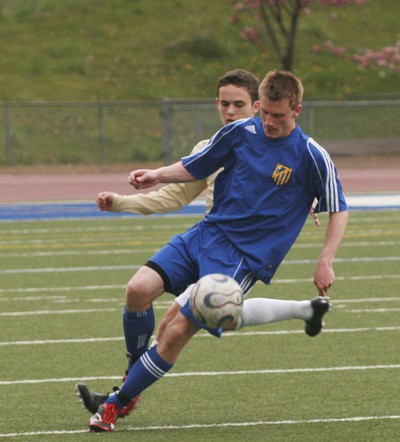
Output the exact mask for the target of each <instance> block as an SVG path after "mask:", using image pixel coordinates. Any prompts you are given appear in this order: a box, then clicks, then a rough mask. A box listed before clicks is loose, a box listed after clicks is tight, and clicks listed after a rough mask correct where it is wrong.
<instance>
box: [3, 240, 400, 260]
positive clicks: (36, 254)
mask: <svg viewBox="0 0 400 442" xmlns="http://www.w3.org/2000/svg"><path fill="white" fill-rule="evenodd" d="M399 244H400V241H358V242H343V243H342V244H341V246H340V247H341V249H343V248H346V247H351V248H354V247H370V246H371V245H372V246H376V247H378V246H389V247H390V246H397V245H399ZM320 248H321V244H319V243H302V244H300V243H296V244H294V246H293V247H292V249H320ZM157 250H159V249H158V248H155V247H154V248H139V249H138V248H131V249H116V250H63V251H46V252H12V253H9V252H3V253H0V258H2V257H6V258H29V257H47V256H50V257H51V256H85V255H88V256H91V255H139V254H143V253H155V252H156V251H157Z"/></svg>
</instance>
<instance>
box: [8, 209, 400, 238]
mask: <svg viewBox="0 0 400 442" xmlns="http://www.w3.org/2000/svg"><path fill="white" fill-rule="evenodd" d="M359 215H360V216H359ZM194 218H197V216H195V217H194ZM157 219H159V220H160V222H159V223H154V224H153V225H151V226H149V225H148V221H147V220H146V218H145V217H143V218H142V221H143V224H140V223H139V221H140V218H135V223H133V222H132V221H131V220H130V221H129V224H126V225H121V222H120V221H121V220H117V221H118V224H117V225H116V226H110V227H106V226H89V227H83V226H78V227H51V228H44V227H39V228H32V229H31V228H25V227H21V228H20V229H15V228H14V229H9V230H7V231H6V233H7V235H8V234H13V235H23V234H25V235H29V236H31V235H35V234H38V233H41V234H46V235H48V234H50V233H81V232H115V231H126V232H129V231H142V230H157V231H158V230H161V229H162V230H168V229H176V224H166V223H165V218H155V217H153V218H152V221H153V222H154V221H155V220H157ZM170 219H171V218H170ZM177 219H179V220H181V219H182V218H181V217H179V218H178V217H177ZM399 220H400V216H399V215H398V212H391V213H390V215H385V216H382V217H377V216H371V214H370V213H368V212H366V215H365V216H361V214H355V215H353V216H352V224H356V223H364V222H365V223H378V226H381V224H382V223H383V222H393V223H396V222H398V221H399ZM182 226H183V227H185V226H188V227H190V226H191V224H190V223H188V222H184V223H182Z"/></svg>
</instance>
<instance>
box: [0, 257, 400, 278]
mask: <svg viewBox="0 0 400 442" xmlns="http://www.w3.org/2000/svg"><path fill="white" fill-rule="evenodd" d="M397 261H400V256H382V257H372V258H365V257H364V258H338V259H336V260H335V263H336V264H343V263H349V262H352V263H354V262H355V263H365V262H374V263H375V262H397ZM316 262H317V260H316V259H292V260H284V261H283V262H282V264H283V265H299V264H300V265H304V264H315V263H316ZM140 267H142V264H140V265H133V264H132V265H118V266H111V265H110V266H88V267H86V266H85V267H43V268H33V269H32V268H31V269H3V270H0V274H4V275H10V274H27V273H66V272H100V271H101V272H102V271H115V270H137V269H139V268H140Z"/></svg>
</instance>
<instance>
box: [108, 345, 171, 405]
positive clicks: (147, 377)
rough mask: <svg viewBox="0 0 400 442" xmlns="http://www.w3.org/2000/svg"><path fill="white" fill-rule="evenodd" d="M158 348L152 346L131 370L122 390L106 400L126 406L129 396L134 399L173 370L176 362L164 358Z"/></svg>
mask: <svg viewBox="0 0 400 442" xmlns="http://www.w3.org/2000/svg"><path fill="white" fill-rule="evenodd" d="M156 348H157V347H152V348H150V349H149V350H148V351H147V352H146V353H145V354H144V355H142V356H141V358H140V359H139V360H138V361H137V362H136V364H135V365H134V366H133V367H132V368H131V370H130V371H129V374H128V376H127V378H126V381H125V382H124V384H123V385H122V387H121V390H120V391H119V392H118V393H116V394H115V395H114V394H113V395H110V396H109V398H108V399H107V401H106V402H111V403H114V404H117V405H118V406H119V407H122V406H125V405H127V400H126V399H127V398H128V400H130V399H133V398H134V397H136V396H137V395H138V394H140V393H141V392H142V391H143V390H145V389H146V388H147V387H149V386H150V385H151V384H153V383H154V382H156V381H158V379H160V378H162V377H163V376H164V375H165V373H167V372H168V371H169V370H171V368H172V367H173V365H174V364H170V363H169V362H167V361H166V360H165V359H163V358H162V357H161V356H160V355H159V354H158V353H157V350H156ZM119 396H120V397H119Z"/></svg>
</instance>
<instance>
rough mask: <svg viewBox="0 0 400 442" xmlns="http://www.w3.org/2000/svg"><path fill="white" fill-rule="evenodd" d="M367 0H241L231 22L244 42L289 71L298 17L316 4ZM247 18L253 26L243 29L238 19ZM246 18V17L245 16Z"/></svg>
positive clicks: (326, 4) (357, 2)
mask: <svg viewBox="0 0 400 442" xmlns="http://www.w3.org/2000/svg"><path fill="white" fill-rule="evenodd" d="M366 1H367V0H244V1H239V2H236V3H235V5H234V14H233V16H232V18H231V21H232V23H234V24H237V25H239V26H242V32H241V35H242V37H243V38H245V39H246V40H249V41H251V42H252V43H254V44H257V45H259V46H264V47H265V48H269V47H271V46H272V49H273V51H274V52H275V54H276V55H277V56H278V58H279V60H280V62H281V65H282V68H283V69H286V70H289V71H291V70H292V69H293V64H294V53H295V43H296V37H297V29H298V23H299V20H300V17H301V16H303V15H306V14H308V13H309V12H310V11H311V7H312V6H313V5H315V4H317V3H319V4H322V5H325V6H336V7H340V6H345V5H347V4H350V3H354V4H358V5H360V4H362V3H365V2H366ZM246 14H247V15H249V16H250V20H251V21H252V22H254V23H255V25H254V26H243V23H242V20H241V17H243V16H245V15H246ZM246 18H248V17H246Z"/></svg>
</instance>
